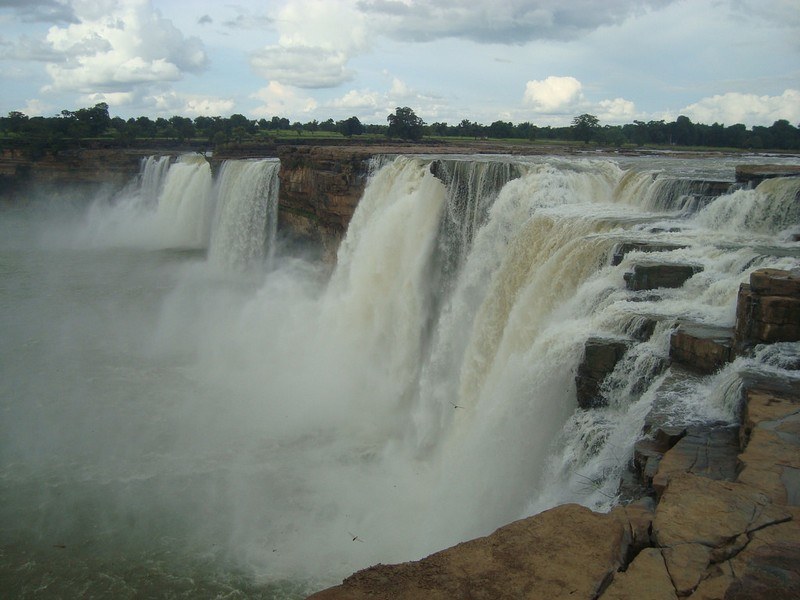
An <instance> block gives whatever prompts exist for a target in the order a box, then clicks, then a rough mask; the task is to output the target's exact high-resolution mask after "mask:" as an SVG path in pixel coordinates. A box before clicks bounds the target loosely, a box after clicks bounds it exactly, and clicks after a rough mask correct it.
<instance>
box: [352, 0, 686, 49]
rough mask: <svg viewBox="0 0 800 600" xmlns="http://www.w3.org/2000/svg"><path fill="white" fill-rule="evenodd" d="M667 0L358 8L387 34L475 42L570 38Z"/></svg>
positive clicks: (381, 3)
mask: <svg viewBox="0 0 800 600" xmlns="http://www.w3.org/2000/svg"><path fill="white" fill-rule="evenodd" d="M672 1H673V0H606V1H605V2H603V4H602V9H601V8H598V4H597V2H596V1H595V0H570V1H569V2H565V1H564V0H538V1H537V2H523V1H519V0H517V1H508V2H497V1H496V0H450V1H449V2H440V1H439V0H360V1H359V2H358V3H357V6H358V8H359V10H361V11H362V12H363V13H364V14H365V15H369V16H370V17H371V18H372V19H374V20H375V22H376V26H377V27H379V28H380V29H381V30H383V31H384V32H385V33H387V34H388V35H391V36H392V37H395V38H398V39H402V40H411V41H431V40H436V39H441V38H448V37H450V38H462V39H468V40H472V41H475V42H479V43H499V44H522V43H525V42H528V41H532V40H537V39H561V40H570V39H575V38H577V37H578V36H580V35H582V34H585V33H588V32H590V31H592V30H595V29H598V28H600V27H603V26H607V25H614V24H617V23H621V22H622V21H624V20H625V19H626V18H628V17H629V16H631V15H634V14H636V13H637V12H638V11H641V10H642V9H643V8H645V7H650V6H652V7H664V6H666V5H667V4H669V3H671V2H672Z"/></svg>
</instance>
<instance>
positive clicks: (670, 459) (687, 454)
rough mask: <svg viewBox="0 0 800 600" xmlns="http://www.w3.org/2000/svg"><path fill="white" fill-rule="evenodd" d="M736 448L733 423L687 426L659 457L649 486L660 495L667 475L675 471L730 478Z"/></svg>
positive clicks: (732, 475) (737, 442) (735, 427)
mask: <svg viewBox="0 0 800 600" xmlns="http://www.w3.org/2000/svg"><path fill="white" fill-rule="evenodd" d="M738 452H739V428H738V427H737V426H720V427H707V428H706V427H695V428H690V429H689V431H688V432H687V434H686V435H685V436H683V437H682V438H681V439H680V440H678V442H677V443H676V444H675V445H674V446H673V447H672V448H670V449H669V450H668V451H667V452H666V453H665V454H664V456H663V457H662V458H661V460H660V461H659V463H658V470H657V472H656V474H655V475H654V476H653V480H652V485H653V489H654V490H655V492H656V494H658V495H661V494H662V493H663V491H664V489H665V488H666V487H667V484H668V483H669V481H670V479H671V478H672V477H674V476H675V475H676V474H679V473H692V474H694V475H700V476H702V477H708V478H710V479H717V480H724V481H733V480H734V479H735V478H736V465H737V454H738Z"/></svg>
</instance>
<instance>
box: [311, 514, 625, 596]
mask: <svg viewBox="0 0 800 600" xmlns="http://www.w3.org/2000/svg"><path fill="white" fill-rule="evenodd" d="M628 539H629V533H628V532H627V528H626V527H625V526H624V525H623V523H622V522H621V520H620V519H618V518H617V517H616V516H612V515H608V514H607V515H601V514H597V513H593V512H592V511H590V510H589V509H587V508H584V507H582V506H578V505H575V504H566V505H563V506H559V507H557V508H554V509H551V510H549V511H545V512H544V513H541V514H539V515H536V516H535V517H530V518H528V519H523V520H521V521H516V522H515V523H512V524H510V525H507V526H505V527H502V528H500V529H498V530H497V531H495V532H494V533H493V534H491V535H489V536H487V537H484V538H478V539H475V540H471V541H469V542H464V543H462V544H459V545H457V546H454V547H452V548H448V549H447V550H443V551H441V552H437V553H436V554H432V555H431V556H429V557H427V558H424V559H422V560H420V561H416V562H409V563H402V564H397V565H376V566H374V567H370V568H368V569H365V570H363V571H359V572H358V573H355V574H354V575H351V576H350V577H348V578H347V579H345V580H344V582H343V583H342V584H341V585H339V586H336V587H333V588H329V589H327V590H323V591H321V592H318V593H316V594H314V595H313V596H311V597H310V598H311V599H313V600H344V599H347V600H358V599H362V598H363V599H367V598H369V599H371V600H378V599H385V600H389V599H391V600H419V599H421V598H424V599H426V600H452V599H453V598H474V599H486V600H496V599H499V598H530V599H532V600H533V599H536V600H539V599H541V598H548V599H554V600H555V599H559V598H564V599H570V600H576V599H586V600H589V599H593V598H596V597H597V596H598V594H599V593H600V592H601V591H602V590H603V589H604V588H605V586H606V585H607V584H608V582H609V581H610V580H611V578H612V577H613V574H614V573H615V572H616V571H617V569H618V568H619V567H620V566H621V565H622V561H623V558H624V554H625V552H626V550H627V540H628Z"/></svg>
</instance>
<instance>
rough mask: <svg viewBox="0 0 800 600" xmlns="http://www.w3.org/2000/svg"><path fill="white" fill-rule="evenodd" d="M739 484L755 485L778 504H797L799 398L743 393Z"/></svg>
mask: <svg viewBox="0 0 800 600" xmlns="http://www.w3.org/2000/svg"><path fill="white" fill-rule="evenodd" d="M741 435H742V438H743V442H746V444H747V447H746V448H745V450H744V452H742V454H741V455H740V456H739V461H740V463H741V466H742V468H741V472H740V473H739V477H738V481H741V482H743V483H747V484H749V485H753V486H758V487H759V488H761V489H762V490H763V492H764V493H765V494H766V495H767V496H769V497H770V499H771V500H772V501H773V502H775V503H777V504H788V505H792V506H798V505H800V397H798V396H797V395H795V394H793V393H792V392H780V391H777V390H765V389H758V388H755V389H749V390H747V391H746V392H745V406H744V411H743V415H742V434H741Z"/></svg>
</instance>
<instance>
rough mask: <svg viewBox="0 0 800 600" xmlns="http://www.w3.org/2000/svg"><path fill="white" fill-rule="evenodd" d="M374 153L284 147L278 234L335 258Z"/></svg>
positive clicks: (335, 148)
mask: <svg viewBox="0 0 800 600" xmlns="http://www.w3.org/2000/svg"><path fill="white" fill-rule="evenodd" d="M374 152H375V151H374V150H370V149H366V148H365V149H353V148H337V147H319V146H284V147H282V148H280V150H279V151H278V158H280V161H281V169H280V172H279V175H278V176H279V178H280V191H279V193H278V194H279V195H278V230H279V231H280V232H281V233H282V234H283V235H285V236H288V237H289V238H291V239H293V240H295V241H300V242H303V243H310V244H312V245H314V246H316V247H319V248H321V249H322V253H323V255H324V256H325V258H326V259H332V258H333V257H334V256H335V253H336V249H337V248H338V245H339V242H340V241H341V239H342V238H343V237H344V234H345V231H346V230H347V224H348V223H349V222H350V218H351V217H352V216H353V212H354V211H355V208H356V205H357V204H358V201H359V199H360V198H361V195H362V194H363V192H364V187H365V186H366V183H367V176H368V174H369V162H370V159H371V158H372V156H374Z"/></svg>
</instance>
